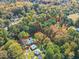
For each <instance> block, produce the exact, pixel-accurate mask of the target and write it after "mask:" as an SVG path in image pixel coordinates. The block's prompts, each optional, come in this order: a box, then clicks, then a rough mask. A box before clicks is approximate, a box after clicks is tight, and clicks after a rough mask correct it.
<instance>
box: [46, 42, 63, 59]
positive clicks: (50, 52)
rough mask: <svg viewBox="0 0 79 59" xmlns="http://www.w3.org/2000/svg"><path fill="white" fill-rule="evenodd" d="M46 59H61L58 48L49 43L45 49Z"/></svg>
mask: <svg viewBox="0 0 79 59" xmlns="http://www.w3.org/2000/svg"><path fill="white" fill-rule="evenodd" d="M46 59H62V57H61V53H60V48H59V46H57V45H55V44H52V43H51V42H49V43H48V44H47V47H46Z"/></svg>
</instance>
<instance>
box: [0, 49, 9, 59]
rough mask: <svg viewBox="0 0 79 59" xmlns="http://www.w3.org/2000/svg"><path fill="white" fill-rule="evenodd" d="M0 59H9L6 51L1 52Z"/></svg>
mask: <svg viewBox="0 0 79 59" xmlns="http://www.w3.org/2000/svg"><path fill="white" fill-rule="evenodd" d="M0 59H8V55H7V51H6V50H0Z"/></svg>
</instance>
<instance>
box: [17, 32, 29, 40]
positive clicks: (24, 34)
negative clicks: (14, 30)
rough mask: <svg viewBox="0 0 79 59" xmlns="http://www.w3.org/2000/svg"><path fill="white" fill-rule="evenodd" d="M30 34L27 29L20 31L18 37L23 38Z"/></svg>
mask: <svg viewBox="0 0 79 59" xmlns="http://www.w3.org/2000/svg"><path fill="white" fill-rule="evenodd" d="M29 36H30V35H29V33H28V32H25V31H22V32H20V33H19V35H18V37H19V38H20V39H22V38H28V37H29Z"/></svg>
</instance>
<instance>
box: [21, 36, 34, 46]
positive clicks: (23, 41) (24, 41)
mask: <svg viewBox="0 0 79 59" xmlns="http://www.w3.org/2000/svg"><path fill="white" fill-rule="evenodd" d="M20 43H21V44H22V45H23V46H24V47H26V46H28V45H29V46H30V45H31V44H33V38H32V37H30V38H28V39H20Z"/></svg>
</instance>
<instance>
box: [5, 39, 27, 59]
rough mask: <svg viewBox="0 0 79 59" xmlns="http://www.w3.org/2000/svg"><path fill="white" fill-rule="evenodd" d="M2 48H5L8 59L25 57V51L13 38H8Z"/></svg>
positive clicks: (22, 58)
mask: <svg viewBox="0 0 79 59" xmlns="http://www.w3.org/2000/svg"><path fill="white" fill-rule="evenodd" d="M4 49H5V50H7V53H8V58H9V59H26V55H25V52H24V51H23V50H22V47H21V46H20V44H18V43H17V42H16V41H15V40H9V41H8V42H7V43H6V44H5V45H4Z"/></svg>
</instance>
